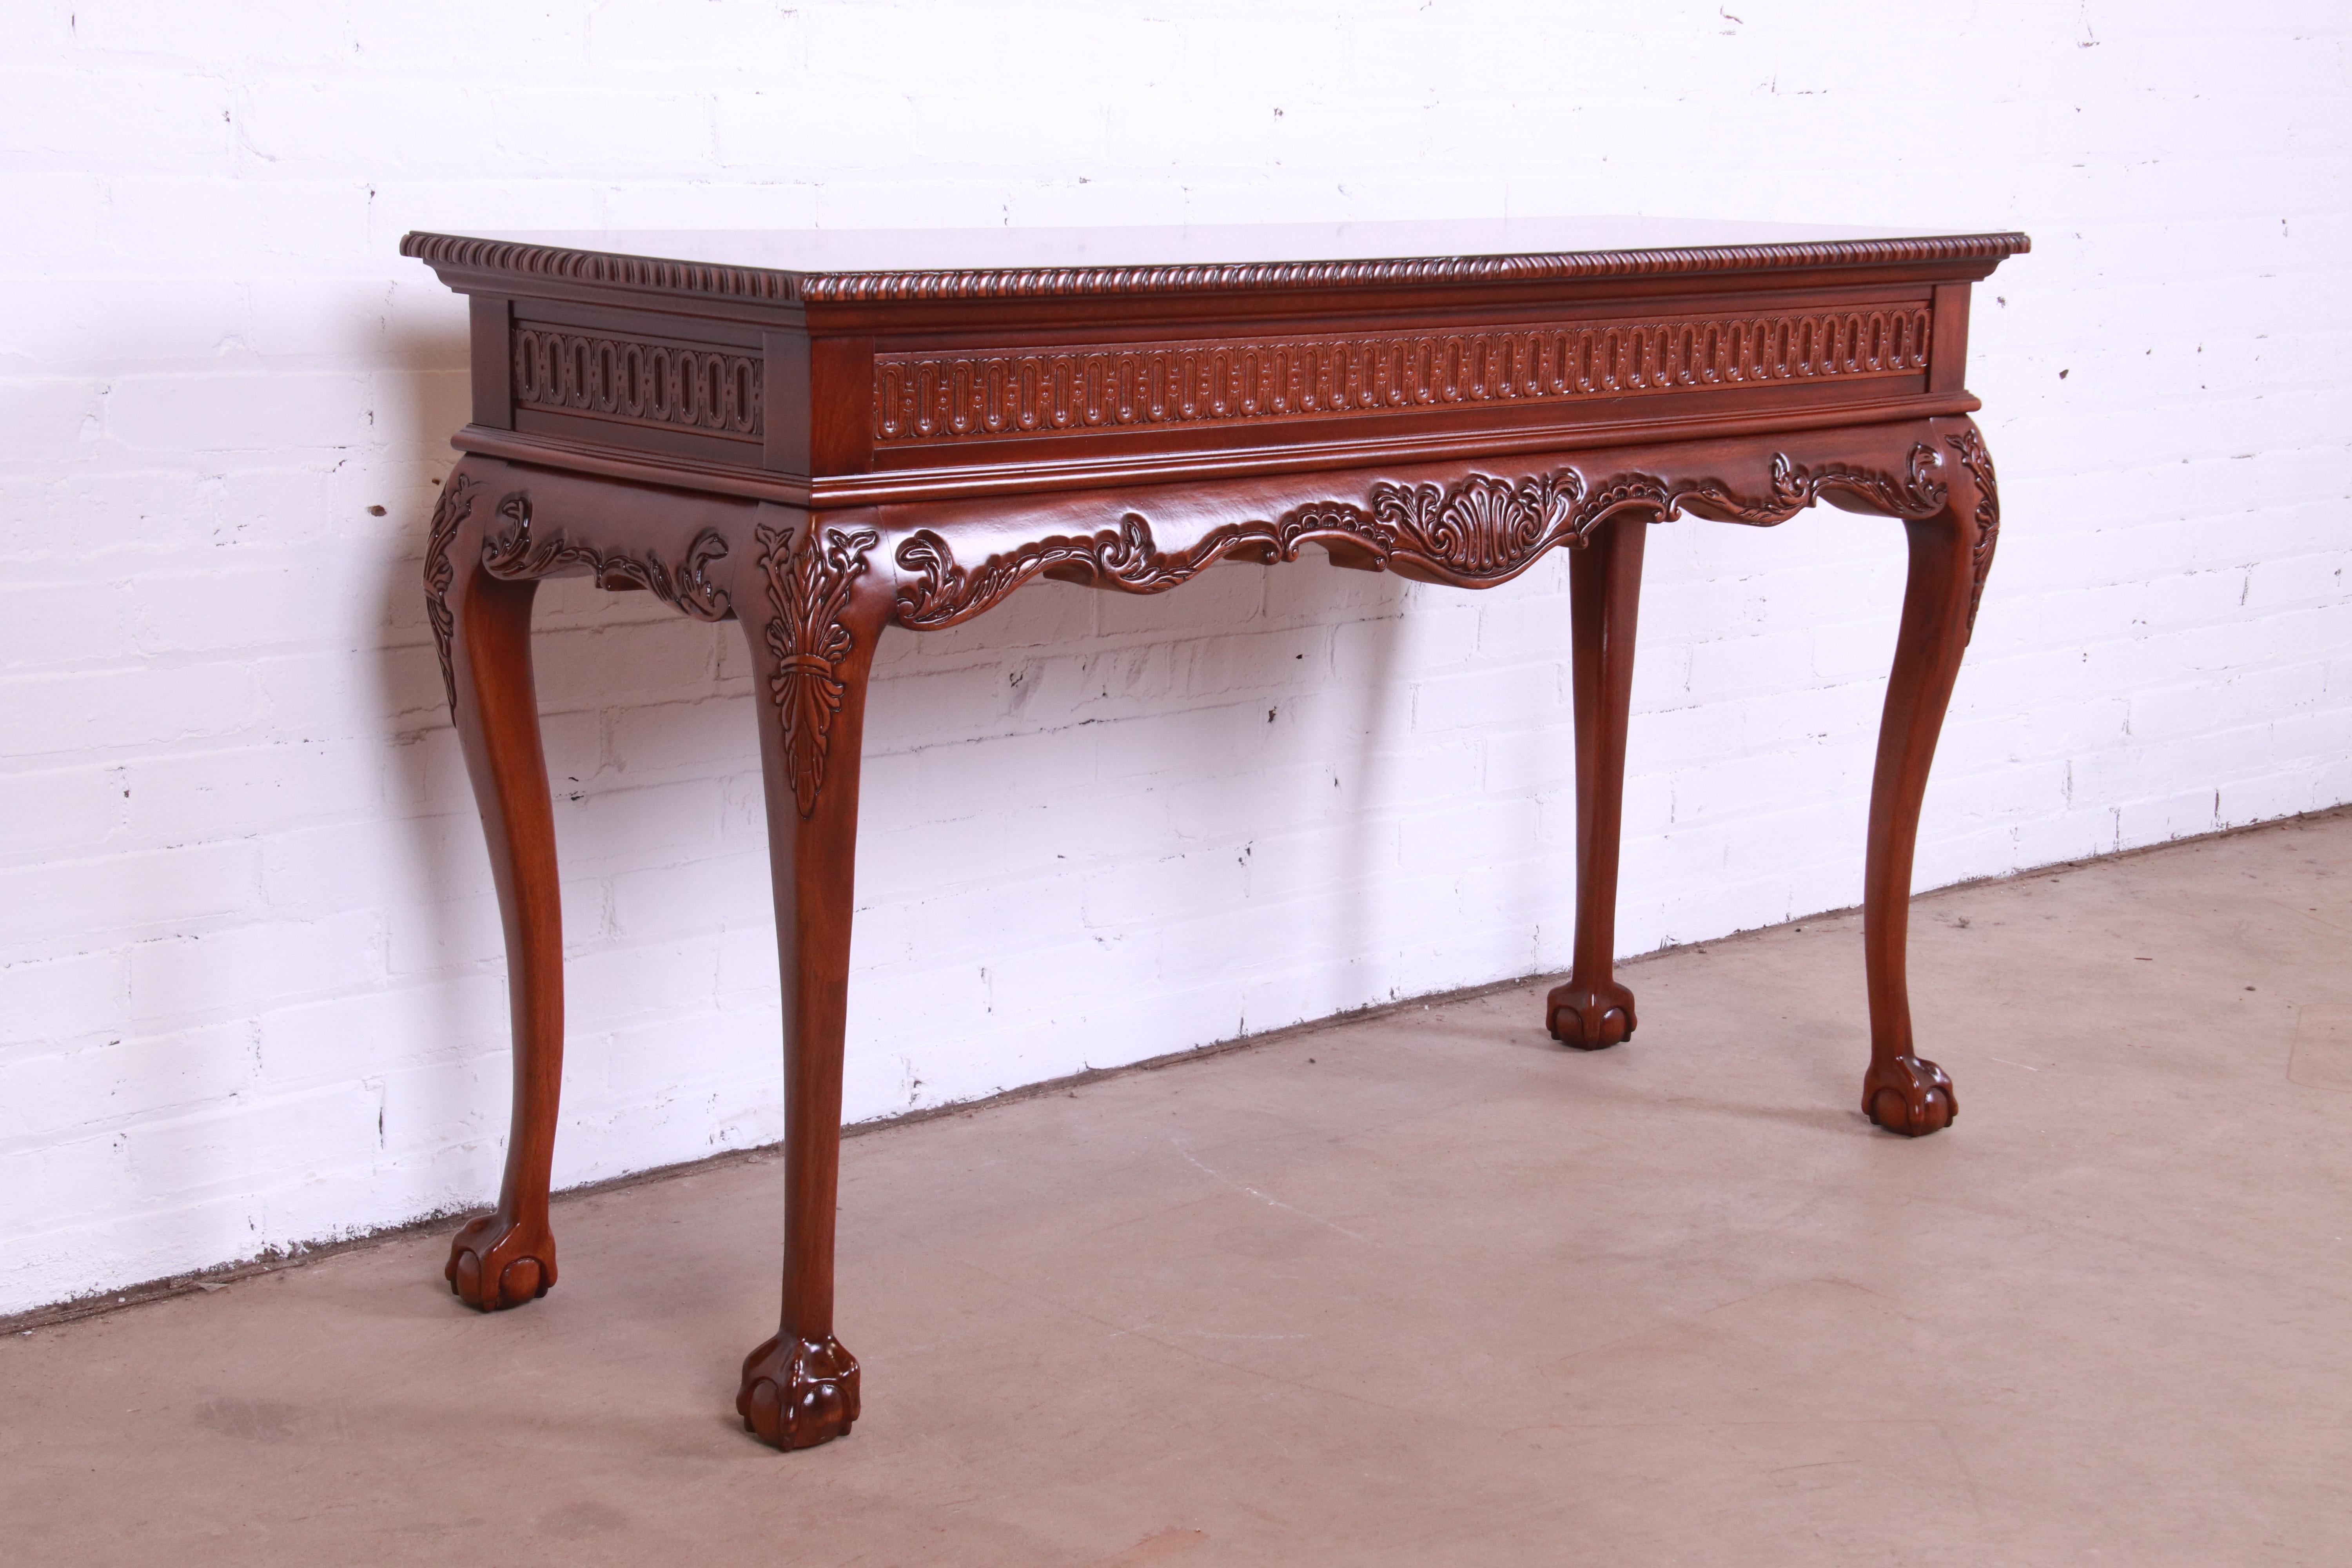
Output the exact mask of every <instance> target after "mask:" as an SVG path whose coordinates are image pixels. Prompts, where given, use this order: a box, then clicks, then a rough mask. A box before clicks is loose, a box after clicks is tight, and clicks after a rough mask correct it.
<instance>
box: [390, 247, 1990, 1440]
mask: <svg viewBox="0 0 2352 1568" xmlns="http://www.w3.org/2000/svg"><path fill="white" fill-rule="evenodd" d="M2026 247H2027V241H2026V238H2025V237H2024V236H2023V235H2020V234H1945V233H1927V234H1906V233H1900V232H1895V231H1888V230H1883V229H1861V230H1847V231H1832V230H1819V229H1790V228H1769V229H1765V228H1757V227H1752V226H1745V227H1743V226H1732V225H1698V224H1673V223H1660V222H1650V221H1643V220H1604V221H1565V220H1543V221H1532V222H1530V221H1513V222H1508V223H1438V224H1402V225H1339V226H1277V227H1234V228H1190V229H1149V228H1139V229H1084V230H999V229H982V230H970V231H962V232H951V231H940V232H915V231H909V232H904V233H884V232H870V233H853V232H842V231H801V232H743V233H707V234H690V233H678V234H656V233H637V234H610V235H571V236H541V237H530V236H506V237H499V236H482V237H466V236H457V235H443V234H411V235H409V236H408V237H406V238H405V239H404V240H403V241H402V243H401V250H402V253H403V254H404V255H406V256H412V257H417V258H422V259H423V260H425V262H427V263H429V264H430V265H431V266H432V267H433V268H434V269H435V270H436V272H437V273H438V274H439V275H440V277H441V279H442V280H443V281H444V282H445V283H446V284H447V285H448V286H449V287H450V288H452V289H457V290H458V291H459V292H461V293H464V294H466V295H467V296H468V298H469V300H470V306H471V312H472V314H471V321H472V366H473V369H472V377H473V422H472V423H471V424H469V425H467V426H466V427H465V428H464V429H463V430H461V431H459V432H458V433H457V437H456V443H455V444H456V445H457V447H458V448H459V449H460V450H461V451H463V452H464V454H465V457H464V458H463V459H462V460H461V461H460V462H459V463H458V465H457V469H456V471H455V472H454V473H452V474H451V475H450V477H449V479H447V481H446V485H445V486H444V489H443V490H442V494H441V498H440V500H439V503H438V505H437V506H436V508H435V510H434V514H433V521H432V528H431V532H430V536H429V540H428V542H427V545H426V548H425V605H426V609H427V611H428V613H429V615H430V617H431V620H432V626H433V632H434V636H435V638H436V642H437V644H438V646H439V650H440V657H441V668H442V674H443V676H444V677H445V679H446V681H447V684H448V695H449V701H450V706H451V708H452V710H453V711H454V713H455V716H456V720H457V730H458V733H459V736H460V738H461V740H462V742H463V745H464V750H465V755H466V763H467V770H468V772H469V773H470V775H471V778H472V781H473V787H474V792H475V795H476V797H477V799H478V802H479V805H480V808H481V814H482V820H483V826H484V827H485V830H486V831H487V833H488V839H489V851H490V862H491V866H492V868H493V870H494V871H495V874H496V880H497V886H498V894H499V907H500V910H501V911H502V914H503V917H504V921H505V928H506V942H507V957H508V966H509V988H510V994H511V998H512V1008H513V1026H514V1060H515V1094H514V1121H513V1130H512V1132H511V1135H510V1138H509V1143H508V1148H507V1162H506V1174H505V1180H504V1184H503V1185H502V1186H501V1188H500V1191H499V1205H498V1208H497V1211H496V1212H495V1213H493V1214H491V1215H488V1216H486V1217H484V1218H481V1219H478V1220H475V1221H474V1222H473V1223H471V1224H469V1225H467V1226H465V1227H464V1228H463V1229H462V1230H460V1231H459V1232H458V1234H457V1238H456V1240H455V1242H454V1244H453V1245H452V1247H451V1251H450V1258H449V1264H448V1268H447V1276H448V1279H449V1283H450V1288H451V1289H453V1290H454V1291H456V1292H457V1295H458V1297H459V1298H460V1299H462V1300H464V1301H465V1302H467V1304H468V1305H470V1306H473V1307H477V1308H479V1309H481V1310H484V1311H491V1310H499V1309H501V1308H508V1307H515V1306H520V1305H521V1304H522V1303H524V1302H527V1301H530V1300H533V1299H535V1298H537V1297H539V1296H541V1295H543V1294H545V1293H546V1291H547V1289H548V1287H550V1286H551V1285H552V1284H554V1283H555V1279H556V1269H555V1242H554V1238H553V1237H552V1236H551V1233H550V1231H549V1227H548V1201H547V1200H548V1169H549V1163H550V1160H551V1155H552V1153H553V1147H554V1137H555V1117H556V1095H557V1088H558V1082H559V1079H560V1078H561V1074H562V1054H563V980H562V937H561V932H560V928H559V921H558V914H557V899H556V866H555V834H554V826H553V817H552V811H551V805H550V800H549V795H548V787H547V774H546V764H545V762H544V760H543V757H542V755H541V745H540V736H539V722H538V710H537V706H536V700H535V697H534V694H533V689H532V678H531V664H530V606H531V596H532V593H533V590H534V588H535V586H536V584H537V583H538V581H539V579H541V578H542V577H547V576H552V575H557V574H567V573H575V574H576V573H584V574H589V575H591V576H593V577H594V578H595V580H596V581H597V583H598V584H601V585H602V586H604V587H606V588H614V589H621V588H631V589H644V590H648V591H650V592H652V593H653V594H655V595H657V596H659V597H660V598H661V599H663V600H665V601H667V603H668V604H670V605H675V606H676V607H677V609H679V610H681V611H683V612H684V613H685V614H687V615H689V616H695V617H697V618H698V619H701V620H706V621H718V620H729V619H734V620H737V621H739V622H740V624H741V626H742V627H743V631H744V637H745V639H746V641H747V642H748V643H749V644H750V647H751V661H752V666H753V669H754V672H755V675H754V679H755V682H756V685H757V689H758V691H759V694H760V699H761V701H760V725H759V730H760V755H761V765H762V768H763V769H764V772H765V777H766V790H767V815H768V836H769V853H770V858H771V862H772V870H773V876H774V882H775V903H776V935H777V947H778V953H779V958H780V961H781V965H782V999H783V1037H784V1038H783V1045H784V1081H785V1114H786V1124H785V1125H786V1131H785V1141H784V1148H785V1158H784V1165H785V1177H784V1181H785V1198H786V1232H785V1245H784V1277H783V1310H782V1320H781V1322H780V1325H779V1328H778V1331H777V1333H776V1334H775V1335H774V1336H773V1337H772V1338H770V1339H769V1340H767V1341H766V1342H764V1343H762V1344H761V1345H760V1346H759V1347H758V1348H757V1349H755V1350H754V1351H752V1352H751V1355H750V1357H749V1358H748V1359H746V1361H745V1362H744V1363H743V1372H742V1380H741V1384H740V1393H739V1394H738V1395H737V1399H736V1407H737V1410H738V1411H739V1412H740V1415H742V1417H743V1421H744V1425H745V1426H747V1427H748V1428H749V1429H750V1430H751V1431H753V1432H755V1433H757V1434H758V1435H759V1436H760V1437H761V1438H762V1439H764V1440H765V1441H767V1442H769V1443H771V1444H773V1445H775V1446H776V1447H782V1448H798V1447H810V1446H812V1445H814V1444H818V1443H823V1442H825V1441H827V1440H828V1439H831V1438H834V1437H837V1436H842V1435H843V1434H845V1433H846V1432H847V1431H848V1430H849V1428H850V1424H851V1423H852V1422H853V1421H855V1420H856V1418H857V1414H858V1367H857V1363H856V1361H855V1360H854V1359H853V1358H852V1357H851V1355H850V1354H849V1352H848V1351H846V1350H845V1349H844V1348H843V1346H842V1344H841V1342H840V1341H839V1340H837V1339H835V1337H834V1323H833V1250H834V1209H835V1174H836V1166H837V1163H838V1157H839V1150H840V1122H841V1058H842V1026H843V1021H844V1017H845V1010H846V998H847V989H848V979H849V926H850V910H851V908H852V905H851V897H850V876H851V867H852V859H853V847H854V841H855V837H856V828H857V774H858V761H859V735H860V731H861V729H862V728H863V721H864V710H865V702H866V675H867V670H868V668H869V666H870V665H871V663H872V660H873V658H874V647H875V642H876V640H877V638H878V637H880V636H881V635H882V633H883V631H884V629H885V628H886V627H889V626H902V627H905V628H907V629H908V630H910V631H927V630H930V629H933V628H936V627H940V626H953V625H955V624H957V623H958V622H960V621H964V620H968V619H970V618H971V617H972V616H977V615H979V614H981V613H982V611H984V610H986V609H988V608H989V607H990V606H992V605H995V604H996V603H997V602H998V601H1000V600H1002V599H1003V598H1004V597H1005V595H1008V594H1011V593H1012V592H1013V590H1015V589H1016V588H1019V587H1020V586H1021V585H1022V584H1024V583H1026V582H1028V581H1030V580H1031V579H1032V578H1034V577H1040V576H1045V577H1054V578H1056V579H1060V580H1063V581H1066V582H1076V583H1085V584H1091V585H1093V586H1096V587H1098V588H1105V589H1112V590H1116V591H1118V592H1120V593H1129V594H1156V593H1160V592H1162V591H1164V590H1167V589H1170V588H1173V587H1176V586H1177V585H1178V584H1182V583H1184V582H1186V581H1188V580H1189V579H1191V578H1192V577H1193V576H1195V575H1197V574H1200V573H1201V572H1202V571H1203V570H1205V569H1206V568H1208V567H1209V566H1210V565H1211V564H1213V563H1216V562H1218V561H1223V560H1244V561H1255V562H1265V563H1276V562H1283V561H1291V560H1296V559H1297V556H1298V554H1299V552H1300V551H1301V550H1302V549H1304V548H1306V547H1307V546H1308V545H1313V546H1315V547H1317V548H1318V549H1320V550H1322V551H1324V552H1327V553H1328V556H1329V557H1330V559H1331V560H1332V561H1333V562H1335V563H1338V564H1339V565H1342V566H1349V567H1356V568H1360V569H1362V570H1365V571H1370V572H1394V573H1397V574H1400V575H1402V576H1405V577H1409V578H1412V579H1413V580H1415V581H1418V582H1426V583H1447V584H1454V585H1456V586H1459V587H1465V588H1484V587H1491V586H1493V585H1494V584H1497V583H1503V582H1507V581H1508V580H1509V579H1511V578H1513V577H1515V576H1517V574H1520V573H1522V572H1524V571H1526V570H1527V569H1528V566H1529V565H1531V564H1532V563H1534V562H1535V561H1536V560H1537V559H1538V557H1540V556H1542V555H1543V554H1544V553H1545V552H1547V551H1549V550H1551V549H1553V548H1555V547H1568V548H1570V549H1572V550H1573V551H1574V552H1575V554H1574V556H1573V557H1572V560H1571V565H1570V643H1571V646H1572V654H1571V658H1572V660H1573V683H1574V692H1575V728H1576V784H1577V850H1576V858H1577V889H1576V897H1577V910H1576V940H1575V951H1574V967H1573V970H1572V973H1571V974H1570V979H1569V980H1568V982H1567V984H1563V985H1560V986H1559V987H1558V988H1557V989H1555V990H1553V991H1552V992H1551V994H1550V996H1549V1001H1548V1003H1547V1014H1546V1018H1545V1023H1546V1026H1548V1028H1549V1031H1550V1033H1551V1034H1552V1035H1553V1036H1554V1037H1556V1038H1558V1039H1559V1040H1560V1041H1561V1042H1562V1043H1564V1044H1566V1045H1569V1046H1573V1047H1578V1048H1580V1049H1584V1050H1593V1049H1598V1048H1601V1047H1606V1046H1613V1045H1616V1044H1619V1043H1620V1042H1622V1041H1623V1040H1624V1039H1626V1038H1627V1037H1629V1036H1631V1035H1632V1034H1633V1030H1634V1021H1635V1010H1634V1002H1633V994H1632V993H1631V992H1630V991H1628V990H1627V989H1626V988H1625V987H1624V986H1623V985H1622V984H1619V983H1618V982H1617V981H1616V979H1615V978H1614V977H1613V976H1612V973H1611V959H1612V950H1613V945H1614V934H1615V933H1614V923H1615V905H1616V881H1617V851H1618V836H1619V810H1620V796H1621V789H1622V779H1623V773H1624V759H1625V728H1626V709H1627V701H1628V691H1629V689H1630V686H1631V681H1632V675H1633V627H1634V616H1635V610H1636V605H1637V602H1638V596H1639V592H1640V586H1641V569H1642V544H1643V534H1644V531H1645V530H1646V528H1647V527H1648V525H1649V524H1650V523H1652V522H1654V521H1661V520H1664V519H1666V518H1671V517H1674V516H1675V515H1677V514H1678V513H1683V512H1690V513H1695V514H1696V515H1698V516H1700V517H1705V518H1712V519H1717V520H1719V521H1727V522H1741V523H1751V524H1770V523H1776V522H1780V521H1785V520H1786V519H1788V518H1790V517H1791V516H1793V515H1794V514H1795V513H1796V512H1797V511H1799V510H1801V509H1803V508H1805V507H1807V506H1810V505H1811V504H1812V503H1813V502H1814V501H1816V500H1827V501H1829V502H1831V503H1832V504H1833V505H1836V506H1840V507H1843V508H1844V509H1846V510H1851V511H1862V512H1871V513H1875V514H1878V515H1882V516H1886V517H1893V518H1898V519H1900V520H1902V522H1903V526H1904V530H1905V531H1906V534H1907V535H1908V536H1909V541H1910V575H1909V579H1908V584H1907V586H1906V589H1905V593H1904V599H1903V617H1902V625H1901V630H1900V632H1899V634H1898V636H1897V640H1896V645H1895V663H1894V671H1893V676H1892V679H1891V680H1890V682H1889V685H1888V689H1887V694H1886V708H1885V721H1884V723H1883V726H1882V728H1881V731H1880V736H1879V742H1878V760H1877V769H1876V773H1875V776H1874V782H1873V784H1872V788H1871V803H1870V832H1869V843H1868V849H1867V864H1866V868H1865V872H1864V951H1865V962H1866V964H1867V968H1868V979H1869V996H1870V1028H1871V1056H1870V1065H1869V1067H1868V1068H1867V1070H1866V1071H1865V1072H1864V1076H1863V1084H1862V1105H1863V1109H1864V1111H1865V1112H1867V1113H1868V1115H1869V1116H1870V1118H1871V1120H1872V1121H1874V1122H1876V1123H1877V1124H1878V1125H1879V1126H1880V1127H1883V1128H1885V1129H1888V1130H1890V1131H1895V1132H1901V1133H1908V1134H1912V1135H1915V1136H1916V1135H1918V1134H1921V1133H1927V1132H1933V1131H1937V1129H1939V1128H1942V1127H1944V1126H1946V1125H1947V1124H1948V1123H1949V1122H1950V1121H1951V1120H1952V1117H1953V1114H1954V1111H1955V1109H1956V1100H1955V1097H1954V1094H1953V1089H1952V1085H1951V1081H1950V1079H1948V1078H1947V1077H1946V1076H1945V1074H1944V1073H1943V1072H1942V1070H1941V1069H1939V1068H1937V1067H1936V1065H1935V1064H1934V1063H1932V1062H1930V1061H1927V1060H1924V1059H1922V1058H1920V1057H1919V1056H1918V1055H1917V1054H1916V1052H1915V1051H1914V1050H1913V1047H1912V1034H1911V1018H1910V1008H1909V1003H1908V999H1907V996H1906V991H1905V979H1904V945H1905V936H1906V919H1907V909H1908V901H1909V898H1910V891H1911V859H1912V847H1913V842H1914V839H1915V837H1916V829H1917V825H1918V816H1919V804H1920V798H1921V795H1922V793H1923V792H1924V790H1925V787H1926V784H1927V768H1928V763H1929V760H1930V758H1931V757H1932V756H1933V754H1934V752H1935V748H1936V738H1937V731H1938V730H1939V729H1940V728H1941V726H1942V723H1943V717H1944V710H1945V706H1946V704H1947V701H1948V699H1949V697H1950V695H1951V690H1952V682H1953V679H1954V677H1955V676H1956V674H1957V673H1958V668H1959V663H1960V655H1961V650H1962V648H1963V647H1965V646H1966V645H1967V643H1968V640H1969V631H1970V628H1971V627H1972V626H1973V624H1974V622H1975V619H1976V613H1977V605H1978V601H1979V598H1980V597H1981V595H1982V594H1983V592H1984V584H1985V573H1986V571H1987V569H1988V568H1989V567H1990V565H1991V563H1992V553H1993V544H1994V539H1995V536H1996V534H1997V533H1998V532H1999V530H2000V502H1999V499H1998V496H1997V494H1996V491H1995V489H1994V481H1993V468H1992V460H1991V458H1990V457H1989V456H1987V454H1986V451H1985V446H1984V442H1983V440H1982V439H1981V438H1980V437H1979V435H1978V432H1977V428H1976V426H1975V425H1974V424H1973V423H1971V422H1970V420H1969V417H1968V416H1969V413H1970V412H1972V411H1973V410H1974V409H1976V408H1977V407H1978V406H1979V405H1978V402H1977V400H1976V399H1975V398H1973V397H1971V396H1970V395H1969V394H1968V392H1967V391H1966V390H1965V389H1964V386H1963V379H1962V368H1963V363H1964V360H1965V357H1966V353H1967V344H1968V327H1969V285H1970V283H1972V282H1973V281H1975V280H1977V279H1981V278H1983V277H1985V276H1986V275H1987V274H1988V273H1990V271H1991V270H1992V269H1993V268H1995V267H1996V266H1998V265H1999V264H2000V261H2001V260H2002V258H2005V257H2008V256H2011V255H2012V254H2015V253H2017V252H2020V251H2022V250H2024V249H2025V248H2026Z"/></svg>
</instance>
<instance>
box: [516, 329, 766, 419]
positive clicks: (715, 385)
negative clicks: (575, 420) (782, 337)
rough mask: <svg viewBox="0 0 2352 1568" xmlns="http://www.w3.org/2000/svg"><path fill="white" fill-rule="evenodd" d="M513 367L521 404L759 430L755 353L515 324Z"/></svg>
mask: <svg viewBox="0 0 2352 1568" xmlns="http://www.w3.org/2000/svg"><path fill="white" fill-rule="evenodd" d="M513 368H514V376H513V382H514V397H515V402H516V403H517V404H518V405H521V406H525V407H532V408H546V409H552V410H557V411H560V412H569V413H578V414H595V415H601V416H604V417H605V418H608V419H625V420H629V421H632V422H634V423H636V424H640V425H667V426H677V427H679V428H684V429H690V430H709V431H713V432H716V433H718V434H720V435H729V436H744V437H756V436H758V435H760V434H761V377H762V374H763V369H762V366H761V362H760V358H759V356H758V355H756V354H743V353H728V352H726V351H724V350H719V349H706V348H696V347H693V346H691V345H688V344H682V343H662V342H643V341H639V340H635V339H630V338H607V337H597V336H593V335H591V334H588V333H582V332H561V331H550V330H548V329H546V328H541V327H518V328H517V329H515V333H514V363H513Z"/></svg>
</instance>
